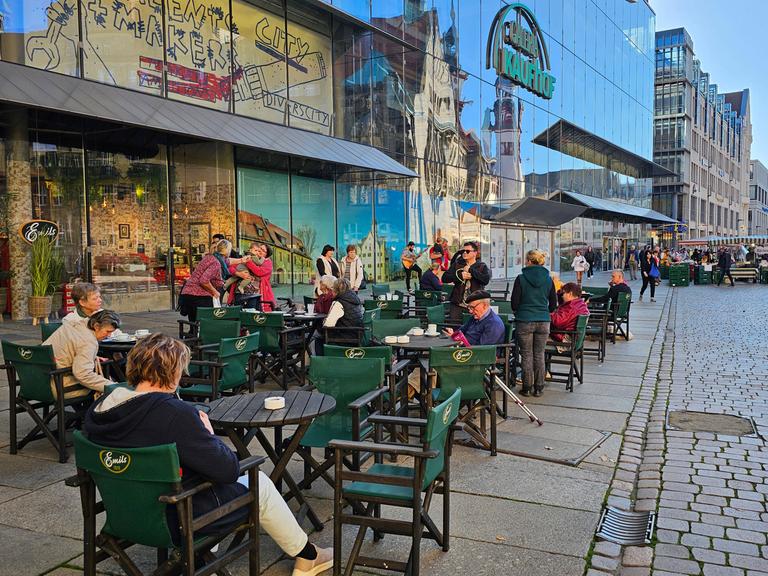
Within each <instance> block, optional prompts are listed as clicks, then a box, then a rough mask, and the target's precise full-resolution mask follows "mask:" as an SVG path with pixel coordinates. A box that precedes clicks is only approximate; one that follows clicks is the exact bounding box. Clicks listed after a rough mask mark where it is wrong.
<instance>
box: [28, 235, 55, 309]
mask: <svg viewBox="0 0 768 576" xmlns="http://www.w3.org/2000/svg"><path fill="white" fill-rule="evenodd" d="M54 248H55V247H54V241H53V240H52V239H51V238H50V237H48V236H41V237H40V238H38V239H37V240H36V241H35V243H34V244H32V258H31V280H32V295H31V296H30V297H29V302H28V311H29V315H30V316H32V317H33V318H47V317H48V315H50V313H51V301H52V296H53V293H54V292H55V291H56V287H57V286H58V284H59V280H60V279H61V273H62V269H63V264H64V262H63V261H62V259H61V257H60V256H59V255H58V254H56V252H55V250H54Z"/></svg>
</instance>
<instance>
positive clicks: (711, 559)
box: [691, 548, 726, 565]
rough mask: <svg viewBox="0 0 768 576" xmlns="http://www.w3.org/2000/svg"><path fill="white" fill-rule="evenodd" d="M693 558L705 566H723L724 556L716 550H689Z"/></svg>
mask: <svg viewBox="0 0 768 576" xmlns="http://www.w3.org/2000/svg"><path fill="white" fill-rule="evenodd" d="M691 553H692V554H693V557H694V558H695V559H696V560H698V561H699V562H706V563H707V564H722V565H725V563H726V562H725V554H724V553H723V552H718V551H717V550H705V549H704V548H693V549H691Z"/></svg>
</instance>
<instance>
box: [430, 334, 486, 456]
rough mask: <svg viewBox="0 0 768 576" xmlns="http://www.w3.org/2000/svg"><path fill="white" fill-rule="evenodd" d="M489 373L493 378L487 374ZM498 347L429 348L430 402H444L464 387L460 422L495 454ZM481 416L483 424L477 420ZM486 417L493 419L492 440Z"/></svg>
mask: <svg viewBox="0 0 768 576" xmlns="http://www.w3.org/2000/svg"><path fill="white" fill-rule="evenodd" d="M488 373H490V376H491V377H490V378H487V377H486V375H487V374H488ZM496 374H497V370H496V346H472V347H471V348H431V349H430V351H429V382H430V389H431V390H432V394H431V395H430V394H427V395H426V396H427V398H428V401H429V402H428V406H429V404H430V403H431V401H437V402H442V401H444V400H445V399H446V398H448V397H449V396H451V395H452V394H453V393H454V392H455V391H456V390H458V389H461V404H462V408H463V409H465V412H464V413H463V414H460V415H459V422H460V423H461V426H462V428H463V429H464V431H465V432H467V434H469V435H470V436H471V437H472V438H473V439H474V440H475V441H476V442H478V443H479V444H480V445H481V446H483V447H484V448H486V449H488V450H490V452H491V456H496V396H495V386H496V383H495V378H494V377H493V376H495V375H496ZM478 415H479V417H480V418H479V419H480V424H479V425H478V424H477V423H476V422H475V416H478ZM486 418H489V419H490V439H489V438H488V430H487V428H488V426H487V425H486Z"/></svg>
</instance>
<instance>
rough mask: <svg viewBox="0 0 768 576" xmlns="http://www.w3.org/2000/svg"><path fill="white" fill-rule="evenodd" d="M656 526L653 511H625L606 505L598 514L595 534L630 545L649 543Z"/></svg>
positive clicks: (617, 542)
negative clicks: (598, 520)
mask: <svg viewBox="0 0 768 576" xmlns="http://www.w3.org/2000/svg"><path fill="white" fill-rule="evenodd" d="M655 526H656V513H655V512H626V511H624V510H619V509H618V508H614V507H613V506H608V507H607V508H606V509H605V510H603V513H602V514H601V515H600V522H599V523H598V524H597V532H596V533H595V534H596V536H598V537H600V538H602V539H604V540H609V541H611V542H615V543H616V544H625V545H630V546H639V545H641V544H650V543H651V536H653V529H654V528H655Z"/></svg>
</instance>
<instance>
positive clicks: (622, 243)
mask: <svg viewBox="0 0 768 576" xmlns="http://www.w3.org/2000/svg"><path fill="white" fill-rule="evenodd" d="M626 254H627V239H626V238H619V237H617V236H605V237H603V270H623V269H624V259H625V257H626Z"/></svg>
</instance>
